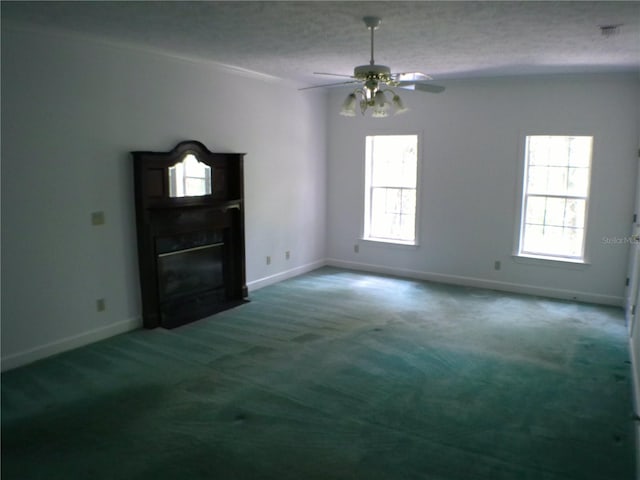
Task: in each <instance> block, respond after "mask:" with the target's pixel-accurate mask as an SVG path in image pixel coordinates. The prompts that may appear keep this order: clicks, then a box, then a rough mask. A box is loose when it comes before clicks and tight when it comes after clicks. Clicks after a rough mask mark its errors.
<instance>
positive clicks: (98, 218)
mask: <svg viewBox="0 0 640 480" xmlns="http://www.w3.org/2000/svg"><path fill="white" fill-rule="evenodd" d="M91 225H94V226H97V225H104V212H102V211H100V212H93V213H92V214H91Z"/></svg>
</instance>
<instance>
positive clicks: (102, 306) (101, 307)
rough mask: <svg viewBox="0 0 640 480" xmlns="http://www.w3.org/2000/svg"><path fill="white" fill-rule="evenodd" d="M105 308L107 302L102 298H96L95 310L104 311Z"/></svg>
mask: <svg viewBox="0 0 640 480" xmlns="http://www.w3.org/2000/svg"><path fill="white" fill-rule="evenodd" d="M106 309H107V304H106V303H105V301H104V298H99V299H97V300H96V310H97V311H98V312H104V311H105V310H106Z"/></svg>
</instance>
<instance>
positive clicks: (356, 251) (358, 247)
mask: <svg viewBox="0 0 640 480" xmlns="http://www.w3.org/2000/svg"><path fill="white" fill-rule="evenodd" d="M353 251H354V252H355V253H358V252H360V245H358V244H357V243H356V244H355V245H354V246H353Z"/></svg>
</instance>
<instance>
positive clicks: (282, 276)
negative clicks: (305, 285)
mask: <svg viewBox="0 0 640 480" xmlns="http://www.w3.org/2000/svg"><path fill="white" fill-rule="evenodd" d="M326 264H327V262H326V261H325V260H318V261H315V262H311V263H307V264H306V265H301V266H299V267H295V268H292V269H290V270H285V271H284V272H279V273H276V274H275V275H270V276H268V277H263V278H259V279H258V280H253V281H251V282H247V288H248V289H249V293H251V292H253V291H256V290H258V289H260V288H263V287H266V286H268V285H273V284H274V283H278V282H282V281H283V280H287V279H289V278H293V277H297V276H298V275H302V274H303V273H308V272H311V271H313V270H316V269H318V268H320V267H324V266H325V265H326Z"/></svg>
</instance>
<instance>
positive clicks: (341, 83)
mask: <svg viewBox="0 0 640 480" xmlns="http://www.w3.org/2000/svg"><path fill="white" fill-rule="evenodd" d="M352 83H360V81H359V80H349V81H347V82H338V83H325V84H323V85H312V86H310V87H303V88H299V89H298V90H310V89H312V88H324V87H338V86H340V85H350V84H352Z"/></svg>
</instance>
